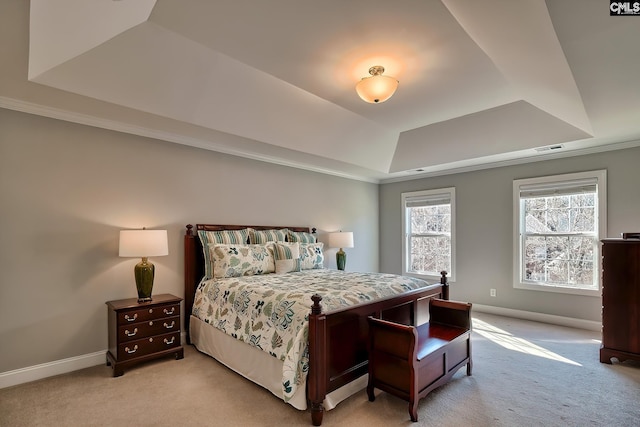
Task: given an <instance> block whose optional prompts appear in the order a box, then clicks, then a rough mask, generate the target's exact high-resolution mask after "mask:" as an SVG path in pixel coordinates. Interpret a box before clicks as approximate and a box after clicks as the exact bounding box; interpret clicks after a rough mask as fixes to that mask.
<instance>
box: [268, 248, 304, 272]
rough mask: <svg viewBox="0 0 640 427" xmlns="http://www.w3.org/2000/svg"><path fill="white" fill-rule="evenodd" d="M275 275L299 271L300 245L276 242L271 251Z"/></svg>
mask: <svg viewBox="0 0 640 427" xmlns="http://www.w3.org/2000/svg"><path fill="white" fill-rule="evenodd" d="M273 255H274V258H275V259H276V274H284V273H290V272H292V271H300V244H299V243H298V242H295V243H281V242H276V243H275V246H274V251H273Z"/></svg>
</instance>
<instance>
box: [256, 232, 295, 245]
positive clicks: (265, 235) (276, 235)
mask: <svg viewBox="0 0 640 427" xmlns="http://www.w3.org/2000/svg"><path fill="white" fill-rule="evenodd" d="M248 230H249V243H251V244H253V245H255V244H261V243H267V242H284V241H285V240H286V238H287V233H288V232H289V230H287V229H286V228H283V229H281V230H278V229H273V230H254V229H253V228H249V229H248Z"/></svg>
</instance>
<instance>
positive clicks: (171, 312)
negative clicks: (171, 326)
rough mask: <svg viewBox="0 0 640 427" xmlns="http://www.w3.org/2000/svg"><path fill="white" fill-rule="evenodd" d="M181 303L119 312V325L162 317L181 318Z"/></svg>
mask: <svg viewBox="0 0 640 427" xmlns="http://www.w3.org/2000/svg"><path fill="white" fill-rule="evenodd" d="M179 315H180V303H179V302H178V303H177V304H163V305H158V306H148V307H144V308H139V309H132V310H126V311H121V312H118V325H126V324H131V323H136V322H143V321H145V320H152V319H158V318H161V317H169V316H179Z"/></svg>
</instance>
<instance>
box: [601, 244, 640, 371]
mask: <svg viewBox="0 0 640 427" xmlns="http://www.w3.org/2000/svg"><path fill="white" fill-rule="evenodd" d="M602 244H603V246H602V256H603V263H602V268H603V271H602V345H601V346H600V362H602V363H611V358H612V357H615V358H617V359H618V360H619V361H620V362H622V361H624V360H626V359H632V360H640V239H605V240H603V241H602Z"/></svg>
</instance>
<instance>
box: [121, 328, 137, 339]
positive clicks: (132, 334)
mask: <svg viewBox="0 0 640 427" xmlns="http://www.w3.org/2000/svg"><path fill="white" fill-rule="evenodd" d="M124 333H125V334H127V336H128V337H133V336H135V335H136V334H137V333H138V328H134V329H133V332H129V330H128V329H125V331H124Z"/></svg>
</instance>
